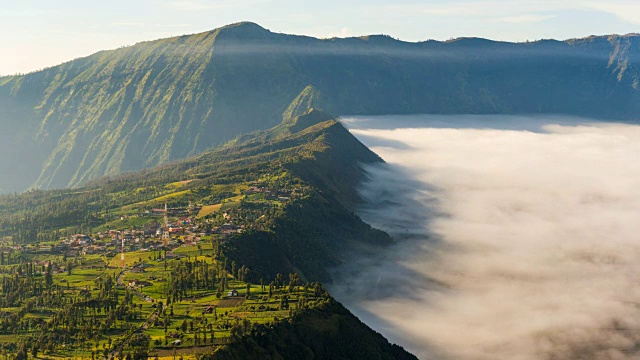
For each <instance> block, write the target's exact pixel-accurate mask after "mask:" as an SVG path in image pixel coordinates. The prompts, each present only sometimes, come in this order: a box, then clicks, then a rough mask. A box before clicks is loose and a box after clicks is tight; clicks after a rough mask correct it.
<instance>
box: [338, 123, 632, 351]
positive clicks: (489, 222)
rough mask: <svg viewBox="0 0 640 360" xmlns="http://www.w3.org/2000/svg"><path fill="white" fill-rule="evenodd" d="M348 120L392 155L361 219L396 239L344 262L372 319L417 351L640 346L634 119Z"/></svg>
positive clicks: (353, 299) (351, 291)
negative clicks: (395, 243)
mask: <svg viewBox="0 0 640 360" xmlns="http://www.w3.org/2000/svg"><path fill="white" fill-rule="evenodd" d="M344 122H345V123H346V124H347V125H348V126H349V127H350V128H351V131H352V133H353V134H354V135H355V136H356V137H358V138H359V139H361V141H363V142H364V143H365V144H366V145H368V146H370V147H371V148H372V150H373V151H374V152H376V153H377V154H379V155H380V156H381V157H382V158H383V159H384V160H385V161H386V162H387V163H388V165H385V166H382V167H372V168H368V171H369V173H370V180H369V181H368V182H367V183H365V184H363V186H362V189H361V191H362V194H363V196H364V197H366V198H367V199H368V200H369V201H368V204H367V205H365V206H363V208H362V209H361V211H360V215H361V216H362V217H363V218H364V219H365V221H368V222H370V223H372V224H373V225H374V226H377V227H380V228H382V229H383V230H387V231H389V232H390V233H392V234H394V235H395V236H396V237H397V238H399V239H401V241H400V243H399V245H398V246H396V247H394V248H392V249H389V251H388V252H387V253H385V254H376V255H375V256H371V257H369V258H360V259H354V260H353V261H352V262H349V263H348V265H346V266H345V267H344V268H343V269H341V271H340V272H339V273H340V274H342V275H341V279H340V280H339V281H338V283H337V284H338V285H336V286H335V287H334V288H333V289H332V290H333V292H334V293H335V295H336V297H338V299H339V300H341V301H343V302H345V303H346V304H347V306H348V307H350V308H351V309H352V310H353V311H354V312H355V313H356V314H357V315H359V316H361V317H363V319H364V320H365V322H367V323H369V324H371V325H372V326H373V327H374V328H376V329H377V330H378V331H380V332H382V333H383V334H384V335H387V336H389V337H390V338H391V339H392V340H393V341H395V342H398V343H400V344H401V345H403V346H405V347H407V348H408V349H409V350H410V351H412V352H414V353H415V354H416V355H418V356H419V357H420V358H438V359H440V358H443V359H580V358H585V359H626V358H638V357H640V161H639V160H640V126H634V125H623V124H611V123H598V122H592V121H586V120H581V119H563V118H559V117H554V118H551V119H549V118H547V119H545V118H524V117H519V118H515V117H507V116H494V117H492V116H479V117H468V116H467V117H453V116H452V117H442V116H424V117H415V116H414V117H411V118H403V117H376V118H369V119H368V118H362V117H360V118H349V119H344ZM407 126H409V127H407ZM521 129H522V130H521ZM525 129H526V130H525ZM345 274H346V275H345Z"/></svg>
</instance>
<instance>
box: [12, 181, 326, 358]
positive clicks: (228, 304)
mask: <svg viewBox="0 0 640 360" xmlns="http://www.w3.org/2000/svg"><path fill="white" fill-rule="evenodd" d="M305 191H306V188H304V187H295V188H292V189H278V190H274V189H268V188H267V187H264V186H254V185H252V186H243V187H241V188H240V189H239V190H238V191H235V192H227V193H225V194H224V195H225V196H219V197H218V199H220V198H221V200H220V201H219V202H218V203H216V204H212V205H207V204H193V203H191V202H188V203H185V202H186V201H185V199H181V198H171V197H167V196H164V197H160V198H159V199H157V200H156V201H150V202H147V203H144V204H138V205H137V206H134V207H129V208H125V209H121V210H120V211H117V212H116V211H113V212H105V223H104V224H103V225H100V226H99V227H96V228H95V229H94V230H93V231H91V232H89V233H70V234H68V233H67V232H61V236H60V239H59V240H57V241H49V242H46V243H38V244H16V243H10V242H7V241H6V239H5V241H4V242H3V243H2V244H1V246H0V274H1V276H2V279H3V283H4V282H5V281H6V280H7V279H9V278H11V277H14V276H18V278H16V281H19V282H24V283H25V284H32V285H29V286H32V287H33V286H35V287H37V288H40V289H42V290H38V291H37V293H38V294H40V295H38V296H39V297H41V296H43V295H44V294H49V293H50V294H51V295H53V294H56V293H59V294H60V296H63V298H64V297H69V296H71V298H70V299H76V298H77V297H78V296H79V297H80V298H86V299H89V298H91V297H94V296H98V298H99V299H100V298H102V299H104V300H101V301H106V300H107V299H111V300H108V301H116V302H118V303H119V302H120V301H121V300H119V298H121V296H124V298H121V299H122V301H123V302H122V303H121V304H120V305H118V309H121V310H116V312H115V313H113V315H110V314H111V312H109V313H107V314H104V315H103V316H101V317H104V319H105V320H107V319H111V317H112V316H115V318H113V322H112V321H111V320H109V321H107V323H106V324H108V327H107V328H105V329H107V330H106V332H105V333H104V335H102V336H98V337H97V338H95V341H94V340H90V341H88V342H87V341H85V342H83V343H78V342H77V340H80V339H82V338H84V335H82V334H78V335H76V339H77V340H76V341H72V340H71V339H70V338H67V337H66V335H65V337H63V338H62V339H57V340H55V341H53V340H52V342H48V343H46V344H47V345H44V347H43V348H42V350H41V352H42V355H46V356H45V358H51V359H57V358H60V357H62V358H66V357H67V356H78V355H82V354H84V355H82V356H86V357H87V358H94V359H95V358H100V357H103V358H117V357H118V356H120V355H122V353H124V352H126V351H127V349H129V350H130V349H131V347H132V346H133V344H135V343H136V341H137V340H136V339H137V338H136V336H137V335H136V334H138V335H143V336H144V337H145V338H147V339H148V341H149V342H150V345H149V346H147V348H148V349H152V350H153V351H154V353H155V354H156V355H158V354H159V355H161V357H162V356H170V355H172V354H176V353H177V354H179V355H180V354H182V355H183V356H185V358H190V356H193V354H194V353H195V352H198V351H204V350H207V351H210V350H211V347H215V346H220V345H224V344H226V343H228V342H229V341H232V339H236V338H238V337H239V336H241V335H242V334H243V333H244V332H247V331H249V328H250V327H251V326H255V325H258V324H269V323H273V322H274V321H276V322H277V321H278V319H282V318H286V317H288V316H291V314H292V311H294V309H296V308H297V309H302V308H303V307H304V306H307V305H305V304H307V301H309V299H319V297H321V296H322V293H323V291H321V290H319V289H318V288H317V285H316V288H315V289H313V287H310V286H309V285H308V284H305V285H303V283H302V282H301V281H300V279H299V278H298V277H297V275H295V274H287V276H281V275H280V274H278V277H277V278H276V279H275V280H274V281H273V282H270V283H265V282H263V280H262V279H257V278H255V276H253V279H252V276H251V275H250V273H249V269H247V268H245V267H243V266H240V265H239V264H236V263H235V262H234V263H229V262H228V261H227V259H225V258H224V256H223V255H222V254H221V251H220V247H221V246H223V245H224V244H225V243H226V242H228V241H233V239H234V237H235V236H239V235H241V234H242V233H243V232H245V231H249V230H260V229H263V228H264V227H265V226H267V222H266V219H267V218H268V217H269V214H272V213H273V212H274V211H276V210H277V209H278V208H279V207H281V206H283V205H285V204H286V203H287V202H289V201H294V200H295V199H296V198H299V197H301V196H304V194H305ZM160 201H164V203H161V202H160ZM170 204H171V205H170ZM158 205H160V206H158ZM105 281H106V282H105ZM107 283H112V284H113V286H115V287H114V288H113V290H111V292H110V293H104V290H101V289H104V288H105V286H111V285H106V284H107ZM45 287H48V288H49V290H48V291H45ZM16 289H18V288H16ZM54 289H57V290H55V291H54V292H51V291H52V290H54ZM113 291H115V293H114V292H113ZM3 293H4V296H3V299H2V300H0V314H4V316H5V322H6V323H3V322H2V320H1V319H0V349H2V346H4V345H3V336H4V335H2V334H4V332H3V326H5V327H6V328H7V329H9V328H11V326H10V322H11V321H18V319H19V318H17V317H15V316H19V314H21V313H22V312H23V311H24V310H23V309H22V307H14V306H16V305H14V304H19V303H20V302H16V300H17V299H19V298H20V297H21V296H23V295H20V294H18V293H11V287H10V286H9V284H8V283H5V285H4V286H3ZM109 294H111V295H109ZM118 294H119V295H118ZM47 296H50V295H47ZM104 296H107V298H104ZM113 296H115V298H113ZM14 299H15V300H14ZM56 301H60V300H56ZM67 301H68V300H67ZM72 301H74V302H77V304H78V305H79V306H80V304H81V302H79V300H72ZM64 302H65V301H64V300H63V301H62V303H64ZM81 306H84V305H81ZM114 306H115V303H114ZM137 308H139V310H136V309H137ZM55 311H58V310H57V306H56V305H54V304H47V303H46V302H40V301H38V302H37V303H36V305H35V306H34V307H32V308H30V309H29V310H28V314H29V315H28V316H29V318H33V319H39V320H38V321H47V319H51V316H52V315H53V314H54V313H55ZM3 324H4V325H3ZM42 324H44V322H43V323H42ZM83 324H85V323H84V322H83ZM39 326H41V325H39ZM34 331H35V330H27V331H24V335H23V336H33V334H34ZM94 331H95V330H94ZM13 335H15V334H13ZM7 336H8V335H7ZM60 341H62V344H65V343H66V344H67V345H66V346H65V347H64V348H60V347H59V346H57V345H55V344H56V343H57V342H60ZM72 344H82V345H72ZM89 355H91V356H89Z"/></svg>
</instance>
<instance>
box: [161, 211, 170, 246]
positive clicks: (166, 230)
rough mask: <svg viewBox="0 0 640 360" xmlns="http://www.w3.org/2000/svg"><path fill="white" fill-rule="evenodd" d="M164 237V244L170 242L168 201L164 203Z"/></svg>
mask: <svg viewBox="0 0 640 360" xmlns="http://www.w3.org/2000/svg"><path fill="white" fill-rule="evenodd" d="M162 238H163V239H164V244H165V245H168V244H169V238H170V234H169V209H168V208H167V203H164V231H162Z"/></svg>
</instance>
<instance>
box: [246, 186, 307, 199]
mask: <svg viewBox="0 0 640 360" xmlns="http://www.w3.org/2000/svg"><path fill="white" fill-rule="evenodd" d="M302 191H303V190H302V189H279V190H272V189H268V188H265V187H258V186H252V187H250V188H249V190H247V195H252V194H259V193H262V194H264V196H265V198H266V199H267V200H278V201H288V200H289V199H291V197H292V196H296V195H300V194H301V193H302Z"/></svg>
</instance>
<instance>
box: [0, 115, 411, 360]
mask: <svg viewBox="0 0 640 360" xmlns="http://www.w3.org/2000/svg"><path fill="white" fill-rule="evenodd" d="M379 161H381V160H380V158H378V156H376V155H375V154H373V153H372V152H371V151H370V150H369V149H367V148H366V147H365V146H364V145H362V144H361V143H360V142H358V140H357V139H356V138H354V137H353V136H352V135H351V134H350V133H349V132H348V131H347V130H346V129H345V128H344V127H343V126H342V125H341V124H340V123H339V122H337V121H336V120H334V119H333V118H332V116H331V115H329V114H327V113H324V112H322V111H318V110H314V109H311V110H309V111H308V112H306V113H304V114H302V115H299V116H296V117H293V118H290V119H287V120H286V121H283V122H282V123H281V124H280V125H278V126H276V127H274V128H272V129H269V130H267V131H261V132H254V133H252V134H249V135H245V136H243V137H241V138H238V139H236V140H234V141H232V142H229V143H227V144H225V145H224V146H220V147H217V148H215V149H213V150H211V151H208V152H205V153H203V154H201V155H200V156H197V157H194V158H190V159H187V160H182V161H178V162H175V163H171V164H166V165H164V166H162V167H158V168H153V169H150V170H146V171H141V172H136V173H131V174H128V175H124V176H119V177H116V178H103V179H100V180H97V181H93V182H90V183H88V184H86V185H84V186H82V187H79V188H77V189H64V190H48V191H42V190H33V191H28V192H25V193H23V194H14V195H4V196H0V280H1V282H0V293H1V294H2V296H1V297H0V298H1V301H0V302H1V304H0V305H2V315H3V320H2V321H0V352H2V353H4V354H11V356H15V358H18V359H26V358H27V356H28V355H27V354H31V356H33V357H35V356H37V355H38V354H43V355H45V356H47V358H107V359H109V358H131V356H132V357H133V358H137V359H142V358H146V357H147V356H161V357H167V356H171V354H173V356H176V354H179V355H180V356H187V358H190V359H194V358H199V359H206V358H213V359H217V358H221V359H227V358H247V357H246V356H248V357H249V358H256V356H258V354H259V353H264V354H265V356H270V357H273V358H282V357H284V358H296V357H298V356H301V355H303V354H306V355H308V354H311V353H313V354H315V355H314V356H316V358H319V359H322V358H324V359H330V358H331V359H333V358H380V359H413V358H414V357H413V356H412V355H410V354H409V353H407V352H405V351H404V350H403V349H402V348H400V347H398V346H395V345H391V344H389V343H388V341H386V340H385V339H384V338H383V337H382V336H381V335H379V334H377V333H375V332H374V331H373V330H371V329H370V328H368V327H367V326H366V325H364V324H363V323H361V322H360V321H359V320H357V318H355V317H354V316H353V315H352V314H350V313H349V312H348V311H347V310H346V309H344V308H343V307H342V306H341V305H339V304H337V303H336V302H335V300H333V299H332V298H331V296H330V295H329V294H328V293H326V292H325V291H324V289H323V287H322V285H321V284H320V283H319V281H323V282H324V281H330V280H331V276H330V271H329V270H330V269H331V268H332V267H334V266H336V265H338V264H340V263H341V262H342V261H343V260H344V259H345V258H346V257H347V253H348V252H349V250H350V249H351V246H366V247H367V248H370V249H374V250H375V249H376V248H379V249H382V247H384V246H386V245H389V244H390V243H391V242H392V241H393V240H392V239H391V238H390V237H389V236H388V235H387V234H385V233H384V232H381V231H379V230H376V229H373V228H371V227H370V226H369V225H367V224H365V223H364V222H363V221H362V220H361V219H360V218H358V217H357V216H356V215H354V214H353V213H352V212H351V211H350V208H352V207H353V206H354V204H355V203H357V201H358V196H357V194H356V192H355V188H354V184H355V183H357V182H360V181H362V180H363V177H364V173H363V171H362V169H361V167H360V166H361V164H363V163H375V162H379ZM337 173H340V177H338V176H337V175H336V174H337ZM245 340H246V341H248V342H245ZM266 342H269V344H267V343H266ZM261 347H265V348H264V349H261ZM306 355H305V357H306ZM298 358H299V357H298Z"/></svg>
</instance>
